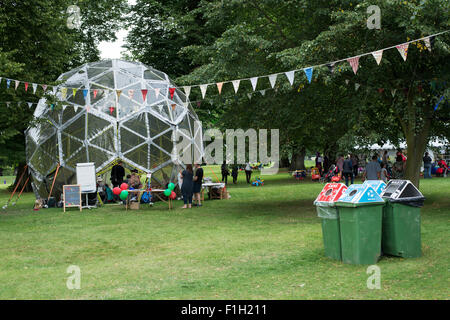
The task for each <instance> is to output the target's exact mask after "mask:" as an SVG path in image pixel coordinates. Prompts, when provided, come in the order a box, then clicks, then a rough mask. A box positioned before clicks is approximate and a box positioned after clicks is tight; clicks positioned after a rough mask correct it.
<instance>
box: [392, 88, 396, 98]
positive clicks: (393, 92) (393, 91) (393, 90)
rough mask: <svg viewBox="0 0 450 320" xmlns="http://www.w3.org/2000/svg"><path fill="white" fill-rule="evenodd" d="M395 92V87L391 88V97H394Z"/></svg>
mask: <svg viewBox="0 0 450 320" xmlns="http://www.w3.org/2000/svg"><path fill="white" fill-rule="evenodd" d="M396 92H397V89H392V90H391V95H392V98H393V97H395V93H396Z"/></svg>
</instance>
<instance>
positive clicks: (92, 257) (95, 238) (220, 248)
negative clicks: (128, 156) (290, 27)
mask: <svg viewBox="0 0 450 320" xmlns="http://www.w3.org/2000/svg"><path fill="white" fill-rule="evenodd" d="M210 170H211V168H207V169H206V176H211V177H213V178H214V175H213V174H211V171H210ZM214 171H215V173H216V174H219V171H220V170H219V169H218V168H217V169H214ZM254 176H256V175H254ZM1 178H2V179H1V185H0V204H1V205H2V206H3V204H4V203H6V201H7V199H8V196H9V194H8V193H7V192H6V191H5V187H6V185H5V184H3V181H4V180H5V179H4V177H1ZM7 179H9V180H7V181H11V180H12V179H11V178H7ZM264 179H265V185H264V186H263V187H250V186H248V185H247V184H246V183H245V174H244V173H240V174H239V183H238V184H237V185H230V186H229V191H230V194H231V199H229V200H223V201H220V200H213V201H206V202H205V203H204V206H203V207H201V208H194V209H191V210H183V209H180V207H181V206H182V203H181V201H177V202H176V203H175V207H176V209H175V210H172V211H169V210H168V209H167V206H166V205H165V204H163V203H157V204H156V205H155V206H154V207H152V208H146V209H141V210H140V211H128V212H125V210H124V208H123V207H122V206H114V205H109V206H106V207H103V208H100V209H93V210H83V212H81V213H80V212H79V211H77V210H76V209H72V210H70V211H69V212H68V213H66V214H63V212H62V209H43V210H40V211H37V212H34V211H33V210H32V206H33V203H34V195H33V194H26V195H24V196H23V197H22V198H21V200H20V201H19V202H18V204H17V205H15V206H11V205H10V206H9V207H8V209H7V210H4V211H1V213H0V243H1V247H0V299H448V298H449V290H448V288H449V284H450V283H449V248H450V244H449V235H450V232H449V231H450V227H449V226H450V225H449V217H450V179H445V178H436V179H432V180H422V181H421V184H420V189H421V191H422V192H423V194H424V195H425V196H426V197H427V200H426V202H425V207H424V208H422V250H423V257H421V258H417V259H402V258H393V257H389V258H387V257H383V258H382V259H381V260H380V261H379V262H378V266H379V267H380V268H381V289H379V290H370V289H367V286H366V281H367V278H368V276H369V275H367V274H366V269H367V266H357V265H346V264H342V263H340V262H337V261H334V260H330V259H328V258H326V257H325V256H324V254H323V243H322V231H321V225H320V220H319V218H318V217H317V215H316V210H315V207H314V206H313V204H312V202H313V200H314V199H315V197H316V195H317V194H318V193H319V192H320V190H321V188H322V187H323V185H321V184H318V183H312V182H310V181H303V182H297V181H296V180H295V179H293V178H291V177H289V176H288V174H287V173H286V172H284V173H283V172H282V173H279V174H278V175H276V176H269V177H265V178H264ZM69 265H77V266H79V267H80V268H81V289H80V290H68V289H67V287H66V280H67V277H68V276H69V274H67V273H66V270H67V268H68V266H69Z"/></svg>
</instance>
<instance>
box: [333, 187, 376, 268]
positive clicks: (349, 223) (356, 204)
mask: <svg viewBox="0 0 450 320" xmlns="http://www.w3.org/2000/svg"><path fill="white" fill-rule="evenodd" d="M336 206H337V207H338V210H339V225H340V231H341V251H342V261H343V262H344V263H349V264H375V263H376V262H377V261H378V259H379V257H380V256H381V221H382V215H383V207H384V201H383V199H382V198H381V197H380V195H378V194H377V192H376V191H375V190H374V189H373V188H372V187H371V186H369V185H362V184H353V185H351V186H350V187H349V188H348V189H347V190H346V191H345V193H344V194H343V195H342V196H341V197H340V198H339V200H338V201H337V202H336Z"/></svg>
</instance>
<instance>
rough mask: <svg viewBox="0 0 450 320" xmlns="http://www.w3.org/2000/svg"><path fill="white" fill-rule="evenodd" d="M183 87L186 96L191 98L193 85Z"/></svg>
mask: <svg viewBox="0 0 450 320" xmlns="http://www.w3.org/2000/svg"><path fill="white" fill-rule="evenodd" d="M183 89H184V93H185V94H186V98H189V95H190V94H191V87H183Z"/></svg>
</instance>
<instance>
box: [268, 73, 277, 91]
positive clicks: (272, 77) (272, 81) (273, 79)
mask: <svg viewBox="0 0 450 320" xmlns="http://www.w3.org/2000/svg"><path fill="white" fill-rule="evenodd" d="M277 76H278V74H271V75H270V76H269V81H270V85H271V86H272V89H273V87H274V86H275V82H277Z"/></svg>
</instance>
